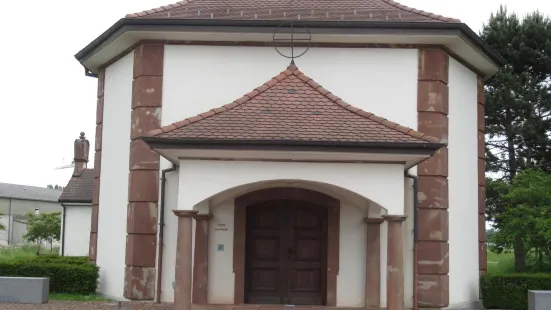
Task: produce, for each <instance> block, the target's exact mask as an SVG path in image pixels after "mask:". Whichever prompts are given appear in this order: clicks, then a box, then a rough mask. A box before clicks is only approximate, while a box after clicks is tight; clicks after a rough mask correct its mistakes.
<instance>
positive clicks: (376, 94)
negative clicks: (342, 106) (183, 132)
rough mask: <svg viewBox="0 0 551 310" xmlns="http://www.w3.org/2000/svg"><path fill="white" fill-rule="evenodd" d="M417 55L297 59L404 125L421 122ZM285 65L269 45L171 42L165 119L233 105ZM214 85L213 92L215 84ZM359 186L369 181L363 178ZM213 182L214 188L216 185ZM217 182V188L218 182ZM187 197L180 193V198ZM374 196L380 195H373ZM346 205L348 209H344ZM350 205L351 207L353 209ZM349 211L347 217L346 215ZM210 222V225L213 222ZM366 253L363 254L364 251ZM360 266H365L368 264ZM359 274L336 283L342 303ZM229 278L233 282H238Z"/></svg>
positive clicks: (174, 199)
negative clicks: (345, 286)
mask: <svg viewBox="0 0 551 310" xmlns="http://www.w3.org/2000/svg"><path fill="white" fill-rule="evenodd" d="M220 55H223V57H220ZM417 61H418V52H417V49H402V50H400V49H368V48H366V49H343V48H312V49H310V50H309V51H308V53H307V55H305V56H304V57H301V58H300V59H298V60H297V61H296V63H297V65H298V67H299V69H300V70H301V71H302V72H303V73H305V74H306V75H308V76H310V77H311V78H313V79H314V80H315V81H316V82H318V83H319V84H321V85H322V86H324V87H325V88H327V89H328V90H329V91H331V92H332V93H334V94H335V95H337V96H339V97H341V98H342V99H343V100H345V101H347V102H348V103H350V104H352V105H354V106H356V107H359V108H361V109H363V110H366V111H369V112H372V113H375V114H377V115H379V116H382V117H385V118H388V119H390V120H392V121H394V122H397V123H399V124H401V125H404V126H408V127H412V128H414V129H416V128H417V68H418V66H417ZM288 64H289V60H288V59H285V58H283V57H281V56H280V55H278V54H277V52H275V51H274V49H273V48H270V47H266V48H264V47H222V46H185V45H166V46H165V57H164V76H163V108H162V119H161V124H162V125H169V124H171V123H173V122H176V121H179V120H182V119H185V118H187V117H191V116H194V115H197V114H199V113H202V112H205V111H208V110H210V109H212V108H216V107H219V106H222V105H224V104H228V103H230V102H232V101H234V100H235V99H238V98H240V97H241V96H243V95H244V94H246V93H248V92H249V91H251V90H252V89H254V88H256V87H258V86H260V85H262V84H263V83H265V82H267V81H268V80H269V79H271V78H272V77H274V76H276V75H277V74H279V73H280V72H281V71H283V70H284V69H285V68H286V67H287V65H288ZM245 68H246V70H245ZM197 72H201V74H197ZM397 85H399V91H397V89H396V87H397ZM213 89H215V90H216V91H213ZM170 166H171V164H170V163H168V161H166V160H164V159H162V160H161V169H165V168H169V167H170ZM180 170H182V169H180ZM177 175H178V172H177V171H176V172H171V173H169V174H168V175H167V185H166V190H167V193H166V204H165V206H166V207H165V219H166V226H165V244H166V245H167V246H165V247H164V258H163V261H164V262H163V266H164V267H163V282H162V285H163V289H162V300H163V301H172V299H173V292H172V281H173V280H174V260H175V253H176V252H175V244H176V225H177V223H176V218H175V216H174V215H173V213H172V209H176V208H177V207H178V205H179V206H180V207H181V208H183V207H182V206H183V205H182V204H179V203H178V184H180V182H181V180H178V179H179V178H178V177H177ZM336 175H341V176H342V175H343V173H342V172H339V171H337V172H336ZM402 175H403V171H402V172H400V176H402ZM402 179H403V178H402ZM188 184H189V183H188ZM402 184H403V185H402V186H403V187H404V188H405V191H406V195H405V196H404V195H401V196H400V197H394V198H396V199H397V200H399V199H401V201H402V202H401V203H402V205H403V204H404V203H405V205H406V207H407V208H411V207H412V203H411V201H412V190H411V184H410V183H409V182H403V181H402ZM362 185H365V183H364V184H362ZM208 187H209V188H210V187H211V185H209V186H208ZM193 188H194V191H195V190H199V189H200V187H199V186H197V184H194V186H193ZM212 189H213V191H214V188H212ZM213 194H214V193H213ZM384 195H385V193H384V192H379V196H384ZM386 196H393V195H386ZM182 197H183V196H182V195H180V198H182ZM188 198H189V197H188ZM370 198H371V199H375V198H374V197H370ZM185 199H187V198H185ZM230 201H231V200H230ZM378 202H380V201H378ZM181 203H185V204H186V205H187V206H189V204H190V203H191V204H193V202H183V201H182V202H181ZM195 203H197V202H195ZM213 208H220V209H224V210H226V211H227V210H228V208H222V207H220V206H215V207H213ZM230 208H233V206H230ZM346 209H347V208H343V212H344V210H346ZM351 210H354V208H352V209H351ZM410 213H411V212H410ZM223 214H224V213H221V214H220V216H222V217H223ZM230 214H232V220H231V221H226V223H227V225H228V226H229V225H233V213H230ZM408 215H410V214H408ZM344 218H346V214H345V216H344ZM213 221H214V220H213ZM412 223H413V222H412V221H411V219H408V221H407V222H406V226H407V228H406V229H405V233H406V234H408V237H406V242H407V245H406V250H405V251H404V263H405V266H406V268H407V269H406V278H405V305H406V306H410V305H411V296H412V284H411V283H412V277H411V272H409V273H408V271H407V270H410V271H411V270H412V265H413V264H412V242H411V241H412V240H410V239H411V237H412V234H411V229H412V227H413V225H412ZM211 227H213V226H212V225H211ZM381 231H382V235H381V238H383V240H385V239H386V225H385V224H383V225H382V229H381ZM358 235H360V236H365V233H364V232H358ZM362 238H363V237H362ZM225 249H226V250H225V251H224V252H217V255H222V253H224V255H230V256H229V257H230V260H231V253H230V252H228V248H225ZM381 251H382V257H381V262H382V264H386V244H385V243H383V244H382V248H381ZM362 253H363V254H362V255H363V257H365V252H362ZM217 257H218V256H217ZM222 257H223V255H222V256H220V258H219V259H221V260H222V261H225V258H222ZM341 263H342V261H341ZM215 265H216V263H209V268H210V270H217V269H216V268H218V267H216V266H215ZM212 268H214V269H212ZM220 268H222V267H220ZM361 268H364V269H363V270H365V266H363V267H361ZM345 269H346V267H345ZM218 272H219V270H217V271H211V272H209V274H211V275H212V274H213V273H214V274H216V273H218ZM358 274H359V273H358ZM382 274H383V275H385V276H386V269H383V270H382ZM356 276H357V275H356ZM232 277H233V275H232ZM232 279H233V278H232ZM362 281H363V282H362V283H358V285H357V286H356V287H355V288H354V289H353V290H351V291H350V292H347V293H345V292H344V289H343V287H342V286H339V287H338V290H339V294H341V295H342V296H345V295H347V296H348V297H346V298H347V300H348V301H349V302H347V303H345V304H354V300H357V298H358V297H357V296H358V295H357V294H358V293H357V292H360V291H361V294H362V296H363V291H362V290H363V288H364V285H365V280H362ZM231 283H232V284H231V285H232V287H233V282H231ZM339 283H341V284H340V285H342V283H344V282H343V281H340V282H339ZM210 285H213V288H212V289H213V290H215V291H218V292H220V290H218V287H220V289H222V286H223V284H221V283H220V282H219V281H214V282H213V281H210V282H209V290H210V289H211V288H210ZM385 285H386V279H385V278H384V277H383V279H382V295H383V303H384V301H385V300H386V286H385ZM228 292H229V291H228ZM217 294H218V293H217ZM212 298H214V297H212ZM212 298H211V296H210V295H209V300H211V301H212ZM228 298H231V301H233V291H231V293H227V294H226V295H224V294H222V293H220V294H218V297H216V299H218V300H220V301H221V302H224V300H225V299H226V300H228V301H230V300H229V299H228ZM362 298H363V297H362ZM341 299H342V298H341ZM362 302H363V301H362Z"/></svg>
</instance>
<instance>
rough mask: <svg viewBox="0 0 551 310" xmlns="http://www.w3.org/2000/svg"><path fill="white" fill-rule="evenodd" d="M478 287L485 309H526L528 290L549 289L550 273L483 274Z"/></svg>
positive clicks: (550, 284) (550, 285)
mask: <svg viewBox="0 0 551 310" xmlns="http://www.w3.org/2000/svg"><path fill="white" fill-rule="evenodd" d="M480 288H481V290H482V303H483V304H484V308H486V309H511V310H528V291H531V290H551V274H506V275H485V276H483V277H481V278H480Z"/></svg>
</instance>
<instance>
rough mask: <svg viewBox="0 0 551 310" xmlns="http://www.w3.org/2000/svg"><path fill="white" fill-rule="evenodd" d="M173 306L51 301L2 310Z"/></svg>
mask: <svg viewBox="0 0 551 310" xmlns="http://www.w3.org/2000/svg"><path fill="white" fill-rule="evenodd" d="M171 306H172V304H154V303H145V302H132V303H128V302H123V303H121V305H120V308H119V303H118V302H92V301H85V302H83V301H50V302H49V303H47V304H43V305H28V304H2V303H0V309H1V310H31V309H32V310H96V309H98V310H116V309H121V310H149V309H151V310H170V309H171Z"/></svg>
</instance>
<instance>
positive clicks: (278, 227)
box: [234, 188, 340, 306]
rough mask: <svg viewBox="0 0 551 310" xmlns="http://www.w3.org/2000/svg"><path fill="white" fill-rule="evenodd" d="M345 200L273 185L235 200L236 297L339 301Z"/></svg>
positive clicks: (244, 300)
mask: <svg viewBox="0 0 551 310" xmlns="http://www.w3.org/2000/svg"><path fill="white" fill-rule="evenodd" d="M339 207H340V206H339V200H337V199H335V198H333V197H330V196H327V195H325V194H322V193H319V192H316V191H312V190H307V189H301V188H269V189H263V190H258V191H255V192H251V193H247V194H244V195H242V196H239V197H237V198H236V200H235V226H234V227H235V234H234V273H235V303H236V304H242V303H250V304H292V305H328V306H335V305H336V278H337V273H338V257H339V221H340V220H339V215H340V214H339Z"/></svg>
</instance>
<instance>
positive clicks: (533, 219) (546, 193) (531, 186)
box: [489, 169, 551, 266]
mask: <svg viewBox="0 0 551 310" xmlns="http://www.w3.org/2000/svg"><path fill="white" fill-rule="evenodd" d="M494 184H496V183H494ZM501 186H503V187H501ZM499 187H500V189H503V191H502V192H501V196H500V204H501V205H500V208H502V209H501V210H500V211H499V212H497V213H496V214H495V218H496V220H497V221H498V222H499V227H500V228H499V230H497V231H496V232H495V234H494V235H493V236H492V238H491V239H490V240H489V241H490V242H491V244H492V245H491V249H492V250H494V251H496V252H500V251H502V250H503V249H506V248H512V247H513V246H514V244H515V242H516V241H517V240H519V239H520V240H521V241H522V242H523V245H524V246H525V248H526V249H533V250H534V251H535V253H536V257H537V258H538V261H539V264H540V266H541V265H542V264H543V259H544V258H546V259H547V261H548V262H551V174H549V173H547V172H545V171H541V170H537V169H527V170H524V171H522V172H519V173H518V174H517V175H516V176H515V178H514V179H513V182H512V183H511V184H506V183H504V182H502V183H500V185H499Z"/></svg>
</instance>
